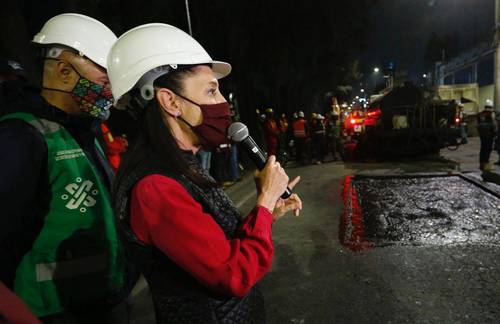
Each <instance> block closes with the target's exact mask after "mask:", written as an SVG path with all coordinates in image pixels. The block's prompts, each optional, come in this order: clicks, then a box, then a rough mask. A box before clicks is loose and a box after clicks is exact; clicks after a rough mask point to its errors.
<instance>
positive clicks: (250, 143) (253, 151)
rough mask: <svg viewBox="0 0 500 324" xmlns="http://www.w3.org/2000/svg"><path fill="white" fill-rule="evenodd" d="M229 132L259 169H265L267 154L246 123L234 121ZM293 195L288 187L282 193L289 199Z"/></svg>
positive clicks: (229, 135) (283, 196)
mask: <svg viewBox="0 0 500 324" xmlns="http://www.w3.org/2000/svg"><path fill="white" fill-rule="evenodd" d="M227 134H228V137H229V138H230V139H231V141H233V142H235V143H239V144H240V146H243V147H244V148H245V150H246V152H247V154H248V156H249V157H250V159H251V160H252V161H253V163H255V166H256V167H257V169H259V170H262V169H264V167H265V166H266V162H267V154H266V153H265V152H263V151H262V150H261V149H260V147H259V146H258V145H257V143H255V141H254V140H253V138H252V137H251V136H250V135H249V134H248V128H247V127H246V126H245V124H243V123H240V122H235V123H232V124H231V125H230V126H229V128H228V129H227ZM291 195H292V190H290V188H288V187H287V188H286V190H285V192H284V193H283V194H282V195H281V198H283V199H287V198H289V197H290V196H291Z"/></svg>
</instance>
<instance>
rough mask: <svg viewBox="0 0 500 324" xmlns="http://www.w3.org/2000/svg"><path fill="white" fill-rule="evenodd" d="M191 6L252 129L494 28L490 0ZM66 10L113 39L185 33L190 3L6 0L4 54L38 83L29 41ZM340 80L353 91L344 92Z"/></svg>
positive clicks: (417, 64) (1, 28)
mask: <svg viewBox="0 0 500 324" xmlns="http://www.w3.org/2000/svg"><path fill="white" fill-rule="evenodd" d="M190 11H191V21H192V28H193V36H194V37H195V38H196V39H197V40H198V41H199V42H200V43H201V44H202V45H203V46H204V47H205V49H206V50H207V51H208V52H209V54H210V55H211V56H212V58H213V59H216V60H223V61H227V62H230V63H231V64H232V65H233V72H232V73H231V75H230V76H229V77H227V78H226V79H224V80H223V81H222V82H221V83H222V90H223V93H224V94H225V95H226V98H227V97H228V94H229V93H230V92H233V93H234V95H235V98H236V99H237V101H238V104H239V105H238V106H239V113H240V116H241V119H242V120H243V121H244V122H246V123H248V124H250V126H252V125H255V123H256V118H255V117H256V116H255V109H256V108H258V109H260V110H261V111H263V110H264V109H265V108H268V107H273V108H274V110H275V111H277V112H286V113H287V114H289V115H290V114H291V113H292V112H294V111H298V110H304V111H305V112H306V113H310V112H312V111H317V112H325V111H327V110H328V109H329V105H330V98H331V96H332V95H336V96H337V97H339V98H340V99H346V100H348V99H350V96H352V95H356V94H357V93H356V92H357V91H359V89H360V88H361V87H363V86H364V85H366V84H369V83H370V82H373V85H375V84H376V83H377V82H380V81H382V80H380V78H381V75H379V76H374V75H373V73H372V71H373V67H374V66H380V67H383V66H384V65H386V64H387V63H388V62H393V63H394V64H395V66H396V69H397V70H400V71H406V72H407V75H408V77H407V78H408V79H410V80H413V81H414V82H419V78H421V76H422V73H424V72H426V71H428V70H430V69H432V66H433V64H434V61H436V60H440V59H441V57H442V53H443V50H445V51H444V52H445V55H446V59H449V58H451V57H453V56H454V55H456V54H458V53H459V52H460V51H463V50H466V49H467V48H468V47H470V46H473V45H474V44H476V43H479V42H481V41H485V40H486V41H488V40H490V39H491V38H492V32H493V25H494V21H493V20H494V0H356V1H296V0H267V1H265V0H254V1H234V0H232V1H230V0H211V1H201V0H191V1H190ZM64 12H76V13H81V14H85V15H89V16H91V17H94V18H96V19H98V20H100V21H102V22H103V23H104V24H106V25H107V26H109V27H110V28H111V29H112V30H113V31H114V32H115V33H116V35H117V36H119V35H121V34H122V33H123V32H125V31H127V30H128V29H130V28H132V27H135V26H137V25H140V24H144V23H149V22H162V23H168V24H172V25H175V26H177V27H179V28H181V29H183V30H185V31H188V25H187V19H186V10H185V1H184V0H140V1H139V0H132V1H122V0H107V1H105V0H75V1H63V0H52V1H27V0H24V1H14V0H7V1H3V2H2V10H1V13H0V33H1V41H0V55H1V56H4V57H8V58H13V59H16V60H19V61H20V62H21V63H22V64H23V65H24V66H25V67H26V68H27V70H28V71H29V74H30V76H31V77H32V79H33V80H35V81H38V79H39V76H40V73H41V72H40V70H39V68H38V67H39V63H38V62H37V61H36V59H35V55H34V52H35V51H34V50H33V46H32V45H31V44H30V40H31V38H32V37H33V35H34V34H36V33H37V32H38V31H39V30H40V28H41V27H42V25H43V23H44V22H45V21H46V20H48V19H49V18H51V17H53V16H54V15H57V14H59V13H64ZM375 77H378V78H379V79H378V80H377V79H373V78H375ZM362 84H363V86H362ZM342 85H348V86H353V87H354V88H353V89H354V91H352V92H347V93H346V92H341V91H339V90H338V86H342ZM368 90H369V89H368Z"/></svg>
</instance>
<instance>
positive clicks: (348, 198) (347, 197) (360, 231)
mask: <svg viewBox="0 0 500 324" xmlns="http://www.w3.org/2000/svg"><path fill="white" fill-rule="evenodd" d="M352 179H353V176H347V177H345V179H344V190H343V200H344V213H343V215H342V218H341V220H340V229H339V240H340V243H341V244H342V245H344V246H346V247H347V248H349V249H350V250H352V251H355V252H361V251H366V250H369V249H371V248H373V243H372V242H369V241H367V240H366V239H365V227H364V222H363V213H362V209H361V205H360V204H359V198H358V194H357V192H356V189H355V188H354V186H353V185H352Z"/></svg>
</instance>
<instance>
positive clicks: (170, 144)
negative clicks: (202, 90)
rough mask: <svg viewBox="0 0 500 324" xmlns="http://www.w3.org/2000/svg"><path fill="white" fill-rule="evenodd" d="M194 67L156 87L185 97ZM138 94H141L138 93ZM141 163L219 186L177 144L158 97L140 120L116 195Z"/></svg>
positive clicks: (177, 71)
mask: <svg viewBox="0 0 500 324" xmlns="http://www.w3.org/2000/svg"><path fill="white" fill-rule="evenodd" d="M193 67H194V65H187V66H179V67H178V68H177V69H175V70H171V71H170V72H169V73H167V74H165V75H163V76H161V77H159V78H158V79H156V80H155V82H154V86H155V87H161V88H168V89H170V90H172V91H173V92H175V93H178V94H181V95H182V94H183V85H182V81H183V80H184V78H186V76H188V75H190V74H192V73H194V72H193V71H192V68H193ZM132 95H134V94H132ZM135 95H139V94H138V93H136V94H135ZM140 164H149V165H150V166H159V167H160V168H161V169H162V170H165V171H167V172H172V173H174V174H180V175H184V176H185V177H187V178H188V179H189V180H191V181H192V182H194V183H195V184H196V185H198V186H200V187H203V188H209V187H214V186H216V185H217V183H215V182H214V181H211V180H209V179H207V178H206V177H204V176H202V175H201V174H200V173H198V172H197V171H195V170H193V169H192V168H191V167H190V165H189V163H188V161H187V160H186V158H185V157H184V155H183V152H182V151H181V149H180V148H179V146H178V145H177V141H176V140H175V138H174V136H173V134H172V131H171V130H170V128H169V127H168V125H167V124H166V123H165V121H164V119H163V116H162V110H161V108H160V107H159V104H158V101H157V100H156V99H155V98H153V99H152V100H150V101H149V102H147V105H146V107H145V111H144V113H143V115H142V117H141V118H140V128H139V131H138V137H137V140H136V141H135V143H133V145H132V147H131V148H130V149H129V151H128V152H127V153H126V154H125V156H124V158H123V160H122V162H121V165H120V168H119V170H118V174H117V177H116V181H115V185H114V188H115V192H116V189H118V188H119V186H120V183H121V182H122V181H123V180H124V179H125V177H126V176H127V175H128V174H130V172H132V171H133V170H134V169H135V168H136V167H137V166H138V165H140Z"/></svg>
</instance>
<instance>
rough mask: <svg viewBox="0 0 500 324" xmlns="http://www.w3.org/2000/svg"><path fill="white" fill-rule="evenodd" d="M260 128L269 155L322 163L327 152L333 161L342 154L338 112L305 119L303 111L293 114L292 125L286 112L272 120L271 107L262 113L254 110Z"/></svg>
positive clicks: (300, 161)
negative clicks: (287, 156) (293, 157)
mask: <svg viewBox="0 0 500 324" xmlns="http://www.w3.org/2000/svg"><path fill="white" fill-rule="evenodd" d="M257 114H258V117H259V122H260V124H259V126H260V129H261V132H262V133H263V135H264V136H263V137H264V139H265V145H266V147H267V153H268V155H269V156H270V155H275V156H277V157H278V158H280V157H281V158H282V159H284V160H286V158H284V157H283V156H284V155H292V156H295V158H296V160H297V162H299V163H300V164H307V163H310V162H313V163H315V164H321V163H323V162H324V160H325V157H326V155H327V151H328V150H329V151H330V152H331V154H332V157H333V159H334V160H336V159H338V155H339V154H340V152H341V147H340V146H341V119H340V116H339V114H338V113H335V112H333V111H332V112H330V113H328V114H326V116H323V115H322V114H320V113H312V114H311V117H310V119H306V117H305V114H304V112H303V111H298V112H295V113H293V115H292V120H291V122H290V121H289V119H288V118H287V116H286V114H285V113H282V114H281V115H280V116H279V117H278V118H275V117H274V111H273V109H272V108H267V109H266V110H265V113H262V114H261V113H260V111H259V110H257Z"/></svg>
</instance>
